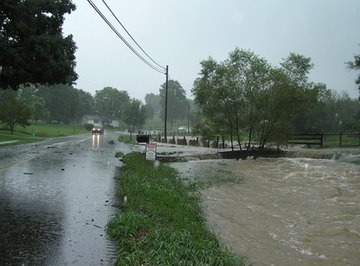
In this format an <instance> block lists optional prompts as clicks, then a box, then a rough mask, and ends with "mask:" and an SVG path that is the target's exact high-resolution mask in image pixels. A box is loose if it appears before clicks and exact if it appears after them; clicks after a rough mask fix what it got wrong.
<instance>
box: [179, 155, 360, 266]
mask: <svg viewBox="0 0 360 266" xmlns="http://www.w3.org/2000/svg"><path fill="white" fill-rule="evenodd" d="M172 166H174V167H175V168H177V169H179V170H181V171H182V172H183V177H184V178H191V179H196V180H200V181H204V182H207V183H209V182H210V183H212V184H213V185H211V186H208V187H206V188H205V189H203V190H202V195H203V197H204V206H203V207H204V212H205V215H206V218H207V221H208V224H209V226H210V227H211V228H212V229H213V230H214V232H215V233H216V234H217V235H218V237H219V239H220V240H221V242H222V243H223V244H224V245H226V246H228V247H229V248H230V249H231V250H232V251H233V252H234V253H235V254H237V255H239V256H245V257H246V260H247V262H248V263H254V265H360V166H359V165H357V164H352V163H346V162H341V161H335V160H321V159H305V158H280V159H263V158H258V159H257V160H246V161H235V160H211V161H195V162H187V163H175V164H172ZM218 179H220V180H221V182H219V181H217V180H218ZM227 181H229V182H227Z"/></svg>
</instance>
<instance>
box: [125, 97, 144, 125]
mask: <svg viewBox="0 0 360 266" xmlns="http://www.w3.org/2000/svg"><path fill="white" fill-rule="evenodd" d="M145 119H146V108H145V105H143V104H142V102H141V101H140V100H137V99H131V100H130V103H129V104H128V106H127V108H126V110H125V116H124V122H125V123H126V124H127V125H128V126H132V127H135V128H141V127H142V126H143V125H144V124H145Z"/></svg>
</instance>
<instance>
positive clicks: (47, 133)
mask: <svg viewBox="0 0 360 266" xmlns="http://www.w3.org/2000/svg"><path fill="white" fill-rule="evenodd" d="M0 128H1V129H0V142H2V141H10V140H17V142H15V144H22V143H29V142H36V141H41V140H44V139H47V138H53V137H62V136H70V135H76V134H82V133H87V132H88V131H87V130H86V129H85V128H84V127H83V126H73V125H64V124H49V123H38V124H37V125H35V124H33V125H31V126H28V127H26V128H23V127H16V129H15V132H14V134H11V133H10V131H9V130H6V129H3V127H2V126H1V125H0Z"/></svg>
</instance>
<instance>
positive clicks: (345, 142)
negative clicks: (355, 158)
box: [288, 132, 360, 147]
mask: <svg viewBox="0 0 360 266" xmlns="http://www.w3.org/2000/svg"><path fill="white" fill-rule="evenodd" d="M288 144H303V145H306V146H307V147H311V146H319V147H354V146H360V132H355V133H343V132H340V133H324V134H295V135H293V136H292V137H291V138H290V139H289V140H288Z"/></svg>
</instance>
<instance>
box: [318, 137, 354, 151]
mask: <svg viewBox="0 0 360 266" xmlns="http://www.w3.org/2000/svg"><path fill="white" fill-rule="evenodd" d="M359 145H360V142H359V136H358V135H349V134H343V135H342V144H341V146H342V147H356V146H359ZM323 147H326V148H333V147H340V136H339V134H336V135H325V136H324V140H323Z"/></svg>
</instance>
